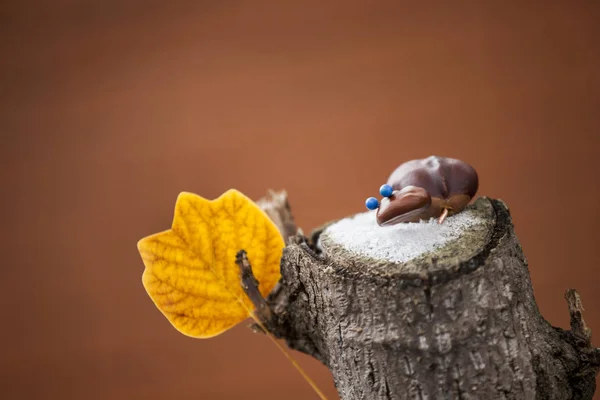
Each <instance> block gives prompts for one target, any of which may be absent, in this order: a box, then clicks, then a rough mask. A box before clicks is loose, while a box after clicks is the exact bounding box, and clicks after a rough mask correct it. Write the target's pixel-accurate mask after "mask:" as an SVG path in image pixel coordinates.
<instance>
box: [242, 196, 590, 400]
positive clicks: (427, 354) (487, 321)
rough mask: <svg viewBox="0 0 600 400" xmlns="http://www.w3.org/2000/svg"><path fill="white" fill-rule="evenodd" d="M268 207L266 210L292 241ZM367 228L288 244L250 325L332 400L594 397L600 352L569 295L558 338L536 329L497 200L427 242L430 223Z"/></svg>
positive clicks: (354, 226)
mask: <svg viewBox="0 0 600 400" xmlns="http://www.w3.org/2000/svg"><path fill="white" fill-rule="evenodd" d="M279 196H280V197H279V198H278V197H277V196H274V197H273V199H272V201H271V202H270V203H269V204H270V205H271V210H270V212H271V213H273V205H274V204H275V207H274V208H275V209H278V210H279V212H278V215H279V216H280V217H281V216H282V215H283V217H282V218H280V219H281V221H283V222H281V221H280V222H278V224H280V226H282V227H283V228H282V232H287V233H288V234H290V232H291V233H295V229H290V226H291V225H293V219H292V218H291V214H290V213H289V206H288V205H287V200H286V198H285V195H284V194H283V195H279ZM264 204H265V203H264V202H263V205H264ZM365 214H367V213H365ZM286 215H287V216H286ZM461 215H462V216H461ZM369 217H370V218H373V220H374V216H373V215H366V216H365V215H363V214H359V215H357V216H356V217H355V218H349V219H345V220H341V221H338V222H336V223H333V224H329V225H328V226H325V227H324V228H321V229H319V230H317V231H316V232H315V233H314V234H313V235H312V237H311V238H310V240H309V239H307V238H305V237H304V236H303V235H302V234H296V235H295V236H292V237H289V238H287V239H288V245H287V247H286V248H285V250H284V254H283V258H282V263H281V274H282V278H281V281H280V283H279V285H278V286H277V287H276V288H275V290H274V291H273V292H272V293H271V294H270V296H269V297H268V299H267V304H268V305H269V308H270V312H269V313H268V314H267V315H266V316H264V315H263V317H262V319H263V320H264V321H263V323H264V325H265V327H267V329H269V330H270V331H272V333H273V334H274V335H275V336H277V337H279V338H283V339H285V341H286V342H287V344H288V346H290V347H291V348H293V349H297V350H299V351H302V352H304V353H306V354H309V355H311V356H313V357H315V358H317V359H319V360H320V361H321V362H323V363H324V364H325V365H326V366H327V367H328V368H329V369H330V370H331V372H332V374H333V378H334V380H335V384H336V387H337V389H338V392H339V395H340V398H342V399H344V400H350V399H361V400H368V399H591V398H592V396H593V393H594V391H595V376H596V374H597V372H598V369H599V367H600V349H596V348H594V347H592V346H591V343H590V332H589V329H588V328H587V327H586V326H585V322H584V321H583V319H582V317H581V311H582V307H581V302H580V300H579V297H578V295H577V293H576V292H575V291H569V292H567V300H568V305H569V311H570V312H571V327H572V329H571V330H570V331H565V330H562V329H560V328H555V327H552V326H551V325H550V324H549V323H548V322H546V321H545V320H544V319H543V318H542V316H541V315H540V313H539V310H538V307H537V305H536V303H535V299H534V295H533V289H532V286H531V281H530V277H529V272H528V269H527V261H526V259H525V257H524V256H523V252H522V249H521V246H520V244H519V241H518V239H517V237H516V236H515V233H514V230H513V225H512V222H511V218H510V214H509V211H508V209H507V207H506V206H505V204H504V203H502V202H501V201H499V200H493V199H488V198H479V199H478V200H477V201H475V202H474V203H473V204H471V205H470V206H469V207H468V208H467V209H466V210H465V211H463V213H460V214H457V215H456V216H453V217H450V218H449V219H448V220H447V221H446V222H445V223H444V224H448V227H445V228H444V229H446V231H440V232H441V233H439V235H438V236H436V234H435V230H436V229H442V228H441V227H440V226H438V225H437V224H436V223H434V222H433V221H431V222H429V223H420V224H410V225H411V226H410V227H408V226H405V227H400V228H396V227H391V228H388V227H386V228H378V230H377V229H370V228H368V227H365V222H364V220H365V218H369ZM453 219H454V220H455V221H454V222H453ZM361 221H362V222H361ZM434 224H435V225H434ZM293 226H295V225H293ZM386 229H396V231H387V232H385V233H379V232H384V230H386ZM432 232H433V233H432ZM361 235H363V236H364V235H370V237H369V238H365V237H361ZM394 235H396V236H394ZM415 237H417V238H418V240H415ZM394 240H396V241H397V242H395V243H394ZM421 242H422V243H421ZM396 248H397V250H396ZM250 261H251V260H250Z"/></svg>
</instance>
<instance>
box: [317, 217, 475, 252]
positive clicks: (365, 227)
mask: <svg viewBox="0 0 600 400" xmlns="http://www.w3.org/2000/svg"><path fill="white" fill-rule="evenodd" d="M483 222H484V220H483V219H482V218H480V217H478V216H477V215H476V213H475V212H473V211H472V210H465V211H462V212H460V213H458V214H456V215H453V216H451V217H448V218H447V219H446V221H444V223H443V224H441V225H440V224H438V223H437V220H435V219H434V218H431V219H430V220H429V221H421V222H414V223H401V224H396V225H392V226H386V227H381V226H379V225H377V222H376V221H375V211H368V212H364V213H361V214H357V215H355V216H353V217H350V218H345V219H343V220H340V221H338V222H336V223H334V224H332V225H330V226H329V227H327V229H326V230H325V234H326V235H327V237H328V239H329V240H330V241H332V242H335V243H337V244H340V245H343V246H344V247H345V248H346V249H348V250H349V251H351V252H353V253H356V254H359V255H362V256H366V257H371V258H374V259H378V260H387V261H390V262H396V263H403V262H406V261H409V260H412V259H415V258H417V257H419V256H421V255H423V254H425V253H428V252H431V251H433V250H436V249H438V248H440V247H443V246H444V245H445V244H446V243H448V242H451V241H453V240H456V239H458V238H459V237H460V235H461V233H462V232H464V231H465V230H466V229H468V228H470V227H472V226H474V225H478V224H481V223H483Z"/></svg>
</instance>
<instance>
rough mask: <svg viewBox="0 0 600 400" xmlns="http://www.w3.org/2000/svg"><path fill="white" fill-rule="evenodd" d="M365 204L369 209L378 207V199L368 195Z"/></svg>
mask: <svg viewBox="0 0 600 400" xmlns="http://www.w3.org/2000/svg"><path fill="white" fill-rule="evenodd" d="M365 205H366V206H367V208H368V209H369V210H375V209H377V207H379V200H377V199H376V198H375V197H369V198H368V199H367V201H365Z"/></svg>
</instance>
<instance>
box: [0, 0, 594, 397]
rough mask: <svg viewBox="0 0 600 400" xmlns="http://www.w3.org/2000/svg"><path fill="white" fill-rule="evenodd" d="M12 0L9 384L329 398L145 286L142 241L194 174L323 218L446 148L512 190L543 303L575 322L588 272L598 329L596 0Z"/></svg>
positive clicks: (1, 377) (6, 166)
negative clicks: (271, 195)
mask: <svg viewBox="0 0 600 400" xmlns="http://www.w3.org/2000/svg"><path fill="white" fill-rule="evenodd" d="M14 3H15V4H13V5H12V8H10V9H9V8H8V5H6V4H5V5H3V6H2V7H3V9H2V13H1V14H0V15H1V18H2V20H1V22H0V33H1V36H0V40H1V41H2V45H3V49H4V50H3V52H2V57H1V59H0V65H1V68H2V75H1V77H2V78H1V81H0V84H1V91H0V93H1V96H2V97H1V107H0V113H1V114H0V115H1V119H0V123H1V126H0V138H1V142H0V144H1V161H0V162H1V164H0V165H1V166H2V168H1V171H0V177H1V183H2V208H1V210H2V230H1V235H2V236H1V238H0V239H1V243H2V245H1V246H2V247H1V249H2V261H3V263H2V276H1V281H0V282H1V283H2V295H1V298H0V300H1V305H2V307H1V311H0V313H1V314H0V317H1V319H0V324H1V327H2V329H0V343H2V349H1V352H0V397H1V398H2V399H89V400H92V399H195V400H196V399H219V398H223V399H227V398H232V399H233V398H237V399H241V398H244V399H254V398H257V399H258V398H260V399H280V398H285V399H289V400H291V399H311V398H315V397H314V395H313V394H312V393H311V390H310V388H309V387H308V385H307V384H306V383H305V382H304V381H303V380H302V379H301V377H300V376H299V375H298V374H297V373H296V372H295V370H294V369H293V368H292V367H291V365H290V364H289V363H288V362H287V361H286V360H285V359H284V357H283V356H282V355H281V354H279V353H278V351H277V350H276V348H275V347H274V346H273V345H272V344H271V343H269V341H268V340H267V339H266V338H264V337H262V336H260V335H253V334H252V333H251V332H250V331H249V330H247V329H246V328H245V327H244V326H240V327H237V328H235V329H233V330H232V331H230V332H227V333H225V334H223V335H222V336H219V337H217V338H214V339H210V340H207V341H202V340H193V339H189V338H187V337H184V336H182V335H180V334H178V333H177V332H176V331H175V330H174V329H173V328H172V327H171V326H170V324H169V323H168V322H167V321H166V320H165V319H164V318H163V317H162V315H161V314H160V313H159V312H158V311H157V310H156V309H155V308H154V306H153V305H152V303H151V301H150V300H149V298H148V297H147V295H146V293H145V292H144V290H143V288H142V286H141V283H140V276H141V273H142V270H143V266H142V262H141V260H140V258H139V255H138V253H137V251H136V242H137V240H138V239H140V238H141V237H143V236H145V235H148V234H150V233H154V232H157V231H160V230H163V229H166V228H167V227H169V225H170V222H171V217H172V210H173V205H174V202H175V198H176V196H177V194H178V193H179V192H180V191H183V190H187V191H193V192H196V193H198V194H201V195H202V196H205V197H208V198H214V197H217V196H218V195H220V194H221V193H222V192H224V191H225V190H226V189H228V188H230V187H235V188H237V189H239V190H241V191H243V192H245V193H246V194H247V195H249V196H251V197H253V198H257V197H260V196H261V195H262V194H263V193H264V192H265V190H266V189H268V188H286V189H287V190H288V192H289V195H290V198H291V202H292V205H293V208H294V212H295V215H296V218H297V221H298V223H299V224H300V225H301V226H302V227H303V228H304V229H305V230H310V229H312V228H314V227H315V226H317V225H318V224H320V223H322V222H324V221H326V220H329V219H333V218H339V217H342V216H345V215H349V214H351V213H355V212H359V211H362V210H363V201H364V199H365V198H366V197H368V196H371V195H376V194H377V189H378V187H379V185H380V184H381V183H383V181H384V180H385V179H386V178H387V175H388V174H389V173H390V172H391V171H392V169H393V168H394V167H396V166H397V165H398V164H399V163H401V162H402V161H405V160H409V159H413V158H420V157H424V156H427V155H430V154H437V155H447V156H452V157H457V158H461V159H464V160H466V161H468V162H470V163H471V164H472V165H474V166H475V167H476V168H477V170H478V171H479V174H480V179H481V188H480V192H479V193H480V194H483V195H488V196H493V197H499V198H502V199H503V200H505V201H506V202H507V203H508V204H509V206H510V207H511V211H512V214H513V217H514V222H515V225H516V230H517V234H518V235H519V237H520V239H521V242H522V244H523V247H524V250H525V253H526V255H527V257H528V259H529V262H530V268H531V276H532V279H533V285H534V289H535V294H536V298H537V301H538V303H539V306H540V308H541V311H542V313H543V314H544V315H545V317H546V318H547V319H548V320H549V321H550V322H551V323H552V324H554V325H557V326H560V327H563V328H566V327H568V314H567V309H566V306H565V302H564V300H563V292H564V290H565V289H567V288H570V287H575V288H577V289H578V290H579V291H580V293H581V295H582V297H583V300H584V305H586V306H587V312H586V314H585V315H586V320H587V322H588V323H589V325H590V326H591V328H592V329H594V331H595V332H597V335H596V337H598V335H599V334H600V290H599V289H600V284H599V280H600V265H599V263H598V256H597V253H598V248H599V247H598V246H599V244H598V239H599V238H600V237H599V235H598V225H599V224H600V207H599V206H600V204H599V203H600V202H599V200H598V199H599V198H600V178H599V172H600V171H599V167H598V157H600V147H599V132H600V115H599V114H598V112H599V106H600V45H598V43H599V39H600V35H599V31H600V27H599V23H598V21H600V14H599V13H598V9H597V7H595V6H592V4H593V2H592V1H588V2H586V1H580V2H566V1H564V2H545V3H541V2H540V3H539V4H540V5H537V6H534V5H526V4H525V3H521V2H514V3H513V5H508V3H506V2H496V5H492V3H491V2H473V3H471V4H469V5H467V3H461V5H458V3H454V5H452V6H450V5H442V4H437V5H435V6H434V5H433V4H430V5H429V6H424V5H423V6H420V7H415V6H411V5H406V4H405V5H400V4H398V3H397V2H394V1H389V2H378V3H377V4H375V3H374V2H373V4H372V5H368V3H370V2H364V3H355V2H343V3H339V4H337V5H324V4H322V2H321V1H311V2H303V4H302V6H300V5H299V6H291V5H280V4H279V2H276V1H270V2H228V3H226V4H225V3H224V2H217V1H204V2H190V3H183V2H145V3H143V4H142V3H139V4H136V3H134V2H124V3H123V2H120V1H96V2H92V1H62V2H48V3H47V4H46V3H40V2H37V3H35V4H34V3H27V2H19V3H17V2H14ZM484 3H486V4H485V5H484ZM500 3H502V4H503V5H500ZM448 4H450V2H448ZM542 4H544V5H543V6H542ZM595 344H596V345H600V341H599V340H598V339H596V340H595ZM297 357H298V358H299V359H300V361H301V363H302V365H304V366H305V368H306V369H307V370H308V372H309V373H310V375H311V376H313V377H314V378H315V380H316V381H317V382H318V383H319V385H320V386H321V387H323V388H324V389H325V390H326V392H327V393H328V394H329V395H331V396H332V397H335V395H334V393H335V390H334V388H333V385H332V383H331V376H330V374H329V372H328V371H327V370H326V369H325V368H324V367H322V366H321V365H319V364H318V363H317V362H316V361H314V360H312V359H309V358H307V357H304V356H303V355H300V354H297ZM597 398H598V399H600V396H597Z"/></svg>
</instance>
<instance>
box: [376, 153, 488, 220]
mask: <svg viewBox="0 0 600 400" xmlns="http://www.w3.org/2000/svg"><path fill="white" fill-rule="evenodd" d="M387 183H388V185H390V186H392V188H393V189H394V193H393V194H392V196H391V197H390V198H389V200H387V201H386V199H383V200H382V202H381V205H380V210H378V212H377V223H378V224H379V225H382V226H383V225H393V224H397V223H401V222H417V221H419V220H421V219H429V218H432V217H439V216H440V215H441V214H442V212H443V210H444V209H447V210H448V214H449V215H452V214H456V213H457V212H460V211H462V210H463V209H464V208H465V207H466V206H467V204H468V203H469V202H470V201H471V199H472V198H473V196H475V193H477V189H478V188H479V177H478V175H477V171H475V168H473V167H472V166H470V165H469V164H467V163H466V162H464V161H461V160H457V159H454V158H447V157H438V156H430V157H427V158H424V159H421V160H412V161H407V162H405V163H404V164H402V165H400V166H399V167H398V168H397V169H396V170H395V171H394V172H392V174H391V175H390V177H389V179H388V182H387ZM415 188H419V189H421V190H420V191H419V190H418V189H415ZM424 193H425V194H426V195H427V197H429V198H430V201H429V203H428V204H427V205H424V203H422V202H419V201H417V200H416V199H423V198H424V197H425V196H424Z"/></svg>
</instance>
